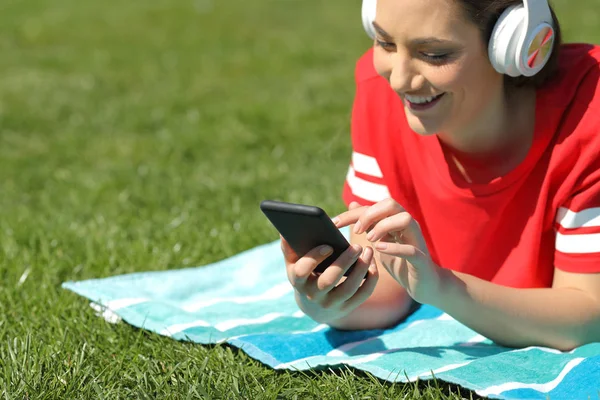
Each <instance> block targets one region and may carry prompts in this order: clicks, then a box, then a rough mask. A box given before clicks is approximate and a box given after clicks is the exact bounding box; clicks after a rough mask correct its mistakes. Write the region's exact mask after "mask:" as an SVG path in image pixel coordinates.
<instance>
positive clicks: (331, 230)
mask: <svg viewBox="0 0 600 400" xmlns="http://www.w3.org/2000/svg"><path fill="white" fill-rule="evenodd" d="M260 209H261V211H262V212H263V214H265V216H266V217H267V218H268V219H269V221H271V224H273V226H274V227H275V229H277V230H278V231H279V233H280V234H281V236H283V238H284V239H285V240H286V241H287V242H288V243H289V244H290V247H291V248H292V249H293V250H294V251H295V252H296V254H298V256H300V257H302V256H304V255H305V254H306V253H308V252H309V251H310V250H312V249H314V248H315V247H317V246H321V245H325V244H327V245H329V246H331V247H332V248H333V253H332V254H331V255H330V256H329V257H327V259H325V260H324V261H323V262H321V263H320V264H319V265H318V266H317V268H315V270H314V272H315V273H316V274H320V273H322V272H323V271H325V269H326V268H327V267H329V266H330V265H331V263H332V262H334V261H335V260H336V259H337V258H338V257H339V256H340V255H341V254H342V253H343V252H344V251H346V249H348V247H350V243H348V241H347V240H346V238H345V237H344V235H343V234H342V233H341V232H340V230H339V229H338V228H337V227H336V226H335V224H334V223H333V222H332V221H331V218H329V216H328V215H327V213H325V211H323V210H322V209H321V208H319V207H316V206H309V205H304V204H294V203H286V202H282V201H276V200H264V201H262V202H261V203H260ZM353 267H354V265H352V266H351V267H350V268H349V269H348V270H347V271H346V273H345V274H344V275H345V276H348V275H349V274H350V272H352V268H353Z"/></svg>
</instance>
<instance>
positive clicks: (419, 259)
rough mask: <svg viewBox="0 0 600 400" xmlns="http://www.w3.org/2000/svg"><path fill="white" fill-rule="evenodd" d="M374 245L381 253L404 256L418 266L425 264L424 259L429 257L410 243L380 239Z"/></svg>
mask: <svg viewBox="0 0 600 400" xmlns="http://www.w3.org/2000/svg"><path fill="white" fill-rule="evenodd" d="M373 247H374V248H375V250H377V251H379V252H380V253H383V254H388V255H391V256H395V257H400V258H403V259H405V260H406V261H408V262H410V263H411V264H412V265H413V266H415V267H416V268H419V267H420V266H421V265H423V260H425V259H426V257H427V256H426V255H425V253H423V251H421V250H419V249H418V248H417V247H416V246H413V245H410V244H404V243H392V242H383V241H379V242H377V243H375V244H374V246H373Z"/></svg>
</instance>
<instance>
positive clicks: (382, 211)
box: [354, 198, 405, 235]
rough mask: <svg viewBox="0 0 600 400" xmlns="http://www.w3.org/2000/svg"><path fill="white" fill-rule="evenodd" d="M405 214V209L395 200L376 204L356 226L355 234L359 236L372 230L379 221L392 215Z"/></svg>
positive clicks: (359, 218)
mask: <svg viewBox="0 0 600 400" xmlns="http://www.w3.org/2000/svg"><path fill="white" fill-rule="evenodd" d="M401 212H405V210H404V207H402V206H401V205H400V204H398V203H397V202H396V201H395V200H394V199H392V198H388V199H386V200H382V201H380V202H379V203H376V204H374V205H372V206H371V207H369V208H368V209H367V210H365V211H364V212H363V213H361V215H360V216H359V217H358V220H357V221H356V223H355V224H354V233H356V234H357V235H359V234H361V233H363V232H366V231H368V230H370V228H371V227H372V226H373V225H374V224H376V223H377V222H378V221H380V220H382V219H384V218H387V217H390V216H392V215H395V214H398V213H401Z"/></svg>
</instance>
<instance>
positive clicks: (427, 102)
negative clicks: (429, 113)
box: [404, 93, 446, 111]
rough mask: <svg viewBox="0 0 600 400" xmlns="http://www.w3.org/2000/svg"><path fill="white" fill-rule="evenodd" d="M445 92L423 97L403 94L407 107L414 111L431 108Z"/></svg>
mask: <svg viewBox="0 0 600 400" xmlns="http://www.w3.org/2000/svg"><path fill="white" fill-rule="evenodd" d="M445 94H446V93H442V94H439V95H437V96H430V97H423V96H409V95H405V96H404V102H405V104H406V106H407V107H408V108H410V109H411V110H415V111H422V110H428V109H430V108H433V107H434V106H435V105H436V104H437V103H439V101H440V100H441V98H442V97H443V96H444V95H445Z"/></svg>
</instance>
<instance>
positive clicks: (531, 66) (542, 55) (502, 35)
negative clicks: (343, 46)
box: [362, 0, 555, 77]
mask: <svg viewBox="0 0 600 400" xmlns="http://www.w3.org/2000/svg"><path fill="white" fill-rule="evenodd" d="M376 12H377V0H363V3H362V22H363V27H364V29H365V31H366V32H367V34H368V35H369V37H371V39H373V40H375V37H376V34H375V28H374V27H373V21H375V15H376ZM554 38H555V31H554V20H553V19H552V13H551V12H550V5H549V4H548V0H523V4H517V5H514V6H511V7H508V8H507V9H506V10H504V12H503V13H502V15H500V18H498V21H497V22H496V25H495V26H494V30H493V31H492V36H491V37H490V41H489V43H488V56H489V59H490V62H491V63H492V65H493V67H494V68H495V69H496V71H498V72H499V73H501V74H505V75H509V76H512V77H518V76H533V75H535V74H537V73H538V72H540V71H541V70H542V68H544V66H545V65H546V63H547V62H548V59H549V58H550V55H551V53H552V45H553V44H554Z"/></svg>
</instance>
